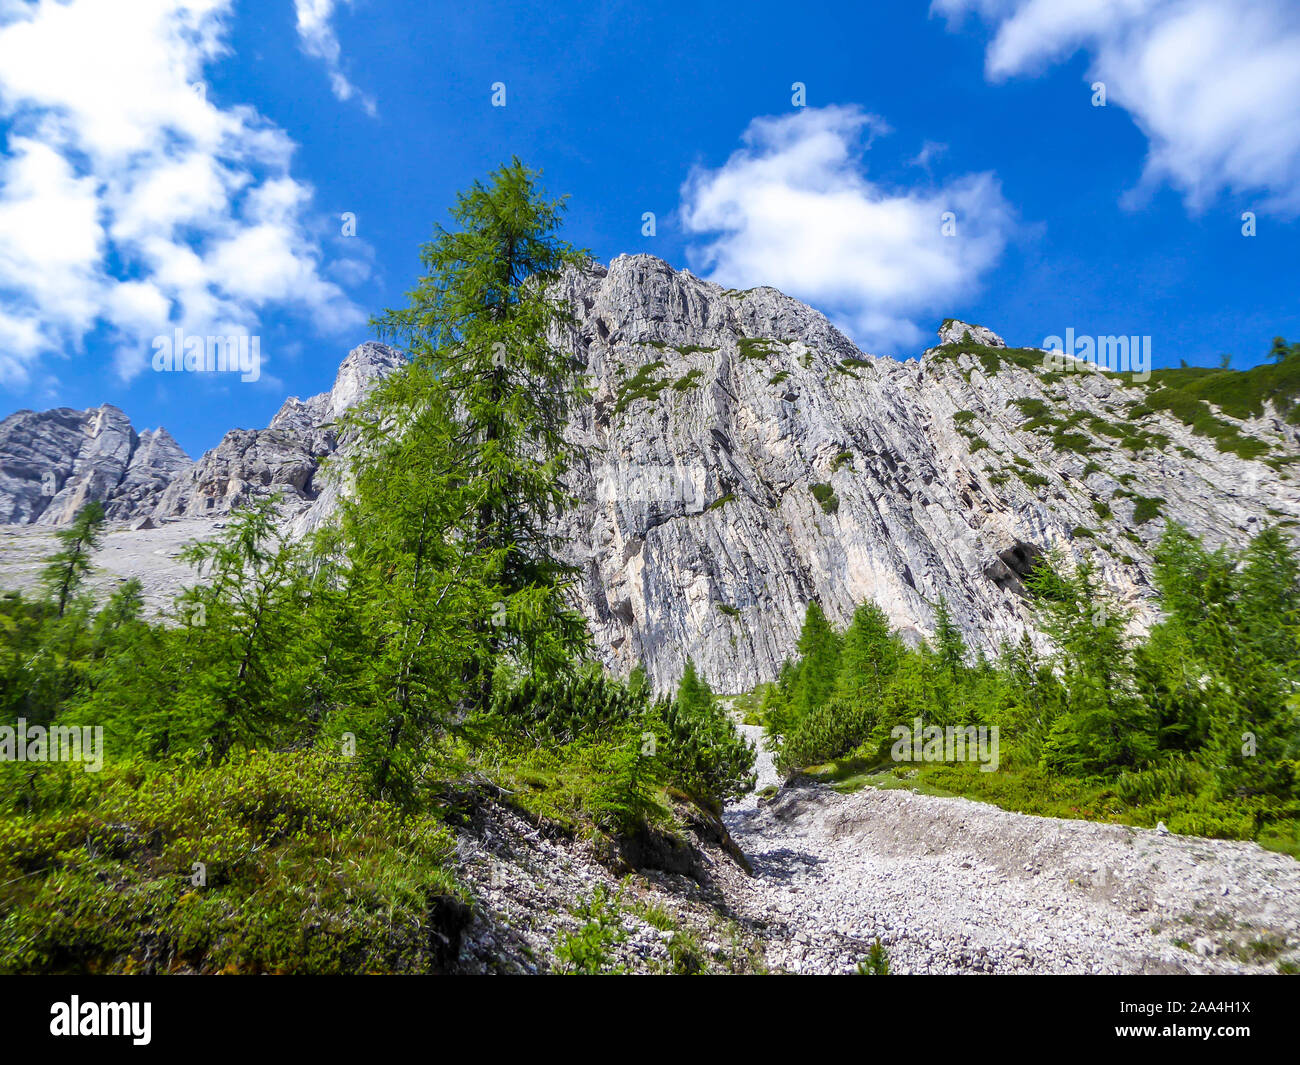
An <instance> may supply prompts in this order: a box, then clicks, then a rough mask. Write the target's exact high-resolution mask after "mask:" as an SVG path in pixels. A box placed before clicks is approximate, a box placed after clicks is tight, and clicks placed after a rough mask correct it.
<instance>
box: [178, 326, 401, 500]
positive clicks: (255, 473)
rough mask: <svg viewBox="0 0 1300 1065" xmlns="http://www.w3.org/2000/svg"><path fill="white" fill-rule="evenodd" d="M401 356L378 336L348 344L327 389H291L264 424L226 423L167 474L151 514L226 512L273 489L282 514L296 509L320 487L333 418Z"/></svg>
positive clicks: (332, 442)
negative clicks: (181, 467)
mask: <svg viewBox="0 0 1300 1065" xmlns="http://www.w3.org/2000/svg"><path fill="white" fill-rule="evenodd" d="M404 361H405V360H404V358H403V356H402V354H401V353H400V352H398V351H397V350H395V349H394V348H390V347H388V346H387V345H385V344H379V343H375V342H373V341H370V342H367V343H365V344H362V345H360V346H359V347H357V348H355V349H354V350H353V351H352V352H351V353H350V354H349V355H348V357H347V358H346V359H344V360H343V364H342V365H341V366H340V367H339V370H338V374H337V375H336V377H335V380H334V387H333V388H331V389H330V391H328V392H322V393H321V394H319V395H316V396H312V397H311V398H310V399H307V400H301V399H299V398H298V397H297V396H291V397H290V398H289V399H287V400H285V401H284V405H283V406H281V408H280V410H279V411H278V412H277V413H276V415H275V417H274V418H272V419H271V424H270V425H269V426H268V427H267V428H265V429H232V430H231V431H230V432H228V433H227V434H226V435H225V436H224V437H222V440H221V443H219V444H218V445H217V446H216V447H215V448H213V449H212V450H211V451H208V452H205V453H204V455H203V457H202V458H200V459H199V461H198V462H197V463H195V464H194V466H193V468H192V469H190V470H189V471H188V472H187V473H186V474H184V475H183V476H181V477H178V478H176V479H175V480H173V481H172V483H171V484H170V485H169V486H168V488H167V490H166V491H165V492H164V493H163V494H162V497H161V498H160V499H159V501H158V505H157V506H156V507H155V508H154V512H153V516H154V517H155V518H156V519H161V518H175V517H187V518H192V517H203V516H205V515H218V514H227V513H229V512H230V511H231V510H232V509H234V508H235V507H238V506H240V505H243V504H245V503H247V502H249V501H251V500H252V499H255V498H258V497H261V496H266V495H270V494H274V493H278V494H279V495H280V498H281V500H282V501H283V502H284V504H285V505H286V511H287V512H288V513H289V514H292V515H295V516H297V515H299V514H301V513H302V512H303V511H304V510H305V509H307V508H308V507H310V506H311V504H312V503H313V502H315V501H316V500H317V499H318V497H320V495H321V492H322V486H321V485H318V484H317V483H316V477H317V473H318V471H319V469H320V464H321V461H322V460H323V459H325V458H327V457H328V456H329V455H332V454H333V453H334V452H335V450H336V449H337V447H338V443H339V441H338V437H337V431H336V426H335V421H336V419H337V418H338V417H339V416H340V415H342V414H343V413H344V412H345V411H346V410H347V409H348V408H349V407H351V406H353V405H354V404H356V403H357V402H359V401H360V399H361V398H362V397H363V396H364V395H365V393H366V391H367V389H368V388H369V386H370V385H371V384H372V383H373V382H374V381H376V380H378V379H379V378H381V377H383V376H384V375H385V374H387V373H391V372H392V370H393V369H395V368H396V367H398V366H400V365H402V363H403V362H404Z"/></svg>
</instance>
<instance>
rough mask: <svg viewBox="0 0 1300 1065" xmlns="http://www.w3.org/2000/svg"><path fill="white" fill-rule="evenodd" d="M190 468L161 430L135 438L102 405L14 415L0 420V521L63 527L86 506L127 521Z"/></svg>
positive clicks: (125, 422)
mask: <svg viewBox="0 0 1300 1065" xmlns="http://www.w3.org/2000/svg"><path fill="white" fill-rule="evenodd" d="M191 465H192V463H191V462H190V458H189V456H188V455H186V454H185V452H184V451H182V450H181V448H180V445H178V444H177V443H176V441H175V440H173V439H172V437H171V434H169V433H168V432H167V430H166V429H147V430H145V431H144V432H143V433H138V434H137V433H136V431H135V430H134V429H133V428H132V427H131V422H130V420H129V419H128V418H127V416H126V415H125V414H124V413H122V411H120V410H118V409H117V408H116V407H114V406H112V405H111V404H108V403H105V404H104V405H103V406H100V407H92V408H90V409H89V410H72V409H71V408H67V407H61V408H59V409H57V410H48V411H41V412H36V411H30V410H21V411H18V412H17V413H15V414H11V415H10V416H9V417H8V418H6V419H5V420H4V421H3V422H0V523H4V524H15V525H28V524H40V525H62V524H64V523H66V522H68V521H71V520H72V518H73V516H74V515H75V514H76V513H77V511H78V510H80V509H81V508H82V507H83V506H85V504H87V503H90V502H100V503H103V504H104V508H105V511H106V512H107V514H108V516H109V518H110V519H125V518H129V517H133V516H135V515H137V514H140V513H143V512H147V511H149V510H150V509H152V507H153V506H154V504H156V502H157V500H158V498H159V495H160V494H161V493H162V491H163V489H164V488H165V487H166V486H167V484H169V483H170V482H171V480H172V479H173V478H174V477H176V476H177V475H179V474H181V473H183V472H184V471H185V470H186V469H188V468H189V467H190V466H191Z"/></svg>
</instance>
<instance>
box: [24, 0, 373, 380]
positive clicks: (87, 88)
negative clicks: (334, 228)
mask: <svg viewBox="0 0 1300 1065" xmlns="http://www.w3.org/2000/svg"><path fill="white" fill-rule="evenodd" d="M231 4H232V0H131V2H130V3H126V4H105V3H102V2H99V0H69V2H54V0H34V2H26V3H14V2H12V0H9V2H5V3H3V4H0V122H4V123H5V124H6V125H7V126H8V133H7V136H6V137H4V139H2V140H0V381H7V382H11V383H21V382H23V381H25V380H27V379H28V377H29V373H30V368H31V365H32V363H33V361H34V360H36V359H38V358H40V357H42V356H46V355H62V354H66V353H67V352H68V351H69V350H70V349H77V348H79V347H80V346H81V345H82V343H83V342H84V340H85V338H86V336H87V334H89V333H91V332H92V331H95V330H100V329H103V330H106V335H107V336H108V337H110V338H111V342H112V343H114V344H115V345H116V346H117V350H118V354H117V358H116V363H117V369H118V371H119V372H120V373H121V374H122V375H123V376H124V377H129V376H131V375H132V374H134V373H136V372H138V371H139V370H140V369H141V368H142V367H143V366H144V365H145V364H146V362H147V358H148V355H149V352H150V341H151V338H152V337H154V336H156V335H158V334H160V333H166V332H169V331H170V330H171V329H172V328H173V327H174V326H175V325H181V326H183V327H184V328H185V329H186V330H187V331H189V332H193V333H199V334H203V335H206V334H209V333H219V332H222V331H223V328H224V329H230V328H231V327H233V329H234V331H237V332H256V330H257V328H258V322H259V315H258V312H259V311H260V310H261V309H263V308H265V307H266V306H267V305H268V304H270V303H276V304H279V305H282V306H287V307H290V308H292V309H295V310H297V311H299V312H301V313H302V314H303V315H304V316H307V317H310V319H311V320H312V321H313V322H314V323H317V324H318V325H322V326H324V327H326V328H330V327H335V326H342V325H347V324H355V323H357V322H360V321H361V320H362V319H363V316H362V314H361V312H360V311H359V310H358V309H357V308H356V307H355V306H354V305H353V304H352V303H351V301H350V300H349V299H348V297H347V296H346V294H345V293H344V291H343V290H342V289H341V288H340V287H338V286H337V285H335V284H334V283H332V282H330V281H327V280H325V277H324V275H323V271H322V268H321V266H320V258H321V252H320V247H319V243H318V241H317V240H316V238H315V237H314V236H313V234H312V231H311V228H310V226H311V223H310V220H309V212H310V200H311V190H310V188H309V187H308V186H306V185H304V184H302V183H300V182H298V181H296V180H295V179H294V178H293V177H292V176H291V174H290V167H289V164H290V157H291V155H292V152H293V147H294V146H293V143H292V142H291V141H290V140H289V138H288V137H287V136H286V135H285V133H284V132H283V131H282V130H280V129H278V128H276V127H274V126H272V125H271V124H269V123H268V122H266V121H265V120H264V119H263V118H262V117H261V116H260V115H258V113H257V112H256V111H255V110H254V109H253V108H251V107H248V106H243V105H223V106H218V105H216V104H215V103H213V102H212V101H211V100H209V99H208V98H207V94H206V91H205V89H204V87H203V76H204V70H205V67H206V66H207V65H208V64H210V63H212V62H215V61H216V60H218V59H220V58H221V57H222V56H223V55H224V54H225V45H224V43H223V36H224V33H225V28H226V19H227V18H228V17H229V14H230V8H231ZM258 285H260V286H261V287H260V288H257V287H256V286H258ZM218 326H221V327H223V328H217V327H218Z"/></svg>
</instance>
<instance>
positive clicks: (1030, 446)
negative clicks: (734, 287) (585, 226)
mask: <svg viewBox="0 0 1300 1065" xmlns="http://www.w3.org/2000/svg"><path fill="white" fill-rule="evenodd" d="M566 295H567V297H568V298H569V300H570V302H571V304H572V306H573V309H574V312H575V314H576V316H577V333H576V336H575V337H574V338H573V343H574V346H575V348H576V350H577V354H578V356H579V358H580V359H582V361H583V362H584V363H585V364H586V366H587V369H588V372H589V373H590V375H591V378H592V385H593V388H594V392H595V395H594V399H593V401H592V402H591V404H590V405H589V406H587V407H586V408H585V409H584V410H583V411H582V412H581V413H580V415H579V417H578V418H577V419H576V420H575V424H574V427H573V436H574V439H575V441H577V442H579V443H581V444H582V445H584V446H585V447H587V448H588V457H587V459H586V461H585V462H584V464H583V466H582V469H581V470H580V471H579V474H578V476H577V478H576V485H575V488H576V491H577V494H578V495H580V497H581V498H582V499H583V505H582V507H581V508H580V509H578V510H577V511H575V512H574V513H573V514H572V515H571V516H570V517H569V519H568V520H567V521H566V523H565V526H564V531H565V535H566V539H567V540H568V542H569V544H570V548H569V551H570V555H571V557H572V559H573V561H575V562H576V563H578V564H579V565H580V566H582V568H583V572H584V574H585V577H584V581H583V587H582V596H581V598H582V601H583V604H584V608H585V609H586V612H587V614H588V617H589V619H590V621H591V625H592V629H593V632H594V633H595V636H596V642H597V644H598V646H600V647H601V648H602V649H603V651H604V653H605V654H606V656H607V658H608V660H609V662H610V663H611V664H612V665H614V666H616V667H617V668H621V669H630V668H631V667H632V666H633V665H634V664H635V663H636V662H638V661H641V662H644V663H645V665H646V668H647V670H648V671H649V673H650V675H651V676H652V678H653V680H654V682H655V684H656V685H657V686H658V687H661V688H663V687H667V686H669V685H671V684H673V683H674V682H675V681H676V679H677V678H678V677H679V676H680V674H681V670H682V667H683V665H684V663H685V660H686V658H687V657H688V656H690V657H693V658H694V660H695V662H696V664H697V666H699V667H700V669H701V672H702V673H703V674H704V675H705V676H706V677H707V678H708V679H709V680H710V682H712V683H713V684H714V685H716V686H717V687H718V688H720V689H722V690H725V691H740V690H743V689H746V688H748V687H749V686H751V685H752V684H754V683H755V682H757V681H761V680H764V679H768V678H771V677H773V676H774V675H775V673H776V671H777V670H778V669H779V667H780V664H781V662H782V661H783V660H784V659H785V658H786V657H787V656H790V655H791V654H792V653H793V651H794V648H795V644H796V641H797V636H798V632H799V628H800V626H801V624H802V621H803V617H804V612H805V609H806V604H807V603H808V602H809V601H810V600H812V599H816V600H818V601H819V602H820V603H821V604H822V606H823V607H824V608H825V609H826V611H827V613H828V614H829V615H830V617H831V618H832V619H833V620H835V621H836V622H838V623H840V624H845V623H847V622H848V620H849V618H850V617H851V614H852V611H853V608H854V607H855V606H856V605H857V604H858V603H861V602H863V601H864V600H874V601H875V602H876V603H878V604H879V605H880V606H881V607H882V608H883V609H884V610H885V612H886V613H887V614H888V615H889V617H890V619H891V621H892V622H893V624H894V625H896V626H897V627H898V628H899V629H901V630H902V631H903V632H904V633H905V634H909V635H910V636H912V637H913V638H919V637H921V636H924V635H927V634H929V633H930V632H931V631H932V627H933V620H934V607H935V605H936V604H937V603H938V602H939V600H940V599H943V600H945V601H946V602H947V604H948V607H949V609H950V610H951V611H952V613H953V615H954V617H955V619H956V620H957V623H958V624H959V625H960V626H961V628H962V629H963V631H964V632H965V634H966V635H967V637H968V639H970V641H971V643H972V644H973V645H974V646H975V647H977V648H980V649H982V650H985V651H990V652H991V651H995V650H996V648H997V645H998V643H999V642H1001V641H1002V640H1016V639H1018V638H1019V636H1020V635H1021V634H1022V633H1023V632H1025V631H1027V629H1028V628H1029V626H1030V615H1029V611H1028V609H1027V603H1026V599H1025V595H1024V589H1023V586H1022V584H1021V578H1022V577H1023V576H1024V574H1025V573H1026V572H1027V571H1028V569H1029V568H1030V566H1031V565H1032V564H1033V560H1034V558H1035V557H1036V556H1037V555H1039V554H1041V553H1043V552H1047V551H1050V550H1052V549H1057V550H1060V551H1062V552H1064V553H1065V554H1066V555H1067V556H1073V557H1076V558H1077V557H1080V556H1082V555H1084V554H1088V555H1090V556H1091V557H1093V558H1094V559H1095V560H1096V561H1097V563H1098V566H1099V567H1100V570H1101V573H1102V576H1103V577H1104V579H1105V580H1106V581H1107V582H1108V583H1110V584H1111V585H1112V586H1113V587H1114V588H1115V589H1116V590H1117V591H1118V593H1119V594H1120V596H1121V597H1122V599H1123V600H1124V601H1125V603H1126V604H1127V605H1128V606H1129V607H1131V608H1132V609H1133V610H1134V612H1135V615H1136V619H1137V623H1138V625H1139V627H1140V626H1142V625H1143V624H1145V623H1147V622H1149V620H1150V617H1151V611H1150V593H1151V588H1150V579H1151V578H1150V575H1151V554H1150V550H1151V547H1152V545H1153V543H1154V541H1155V540H1156V538H1157V537H1158V536H1159V534H1160V531H1161V530H1162V529H1163V527H1164V524H1165V521H1166V520H1176V521H1179V522H1181V523H1183V524H1184V525H1186V526H1187V527H1188V528H1189V529H1191V531H1192V532H1194V533H1196V534H1197V535H1200V536H1203V537H1205V538H1206V539H1207V540H1209V541H1210V542H1211V543H1223V542H1234V543H1240V542H1242V541H1243V540H1244V539H1245V538H1246V536H1248V535H1249V534H1250V533H1251V532H1252V531H1253V530H1256V529H1258V528H1260V527H1261V525H1262V523H1264V522H1265V521H1273V520H1279V519H1280V520H1288V519H1291V520H1295V519H1300V490H1298V489H1297V486H1296V482H1295V481H1293V480H1291V479H1290V477H1289V475H1288V474H1287V473H1286V472H1285V469H1286V468H1285V460H1286V459H1287V458H1289V457H1294V456H1295V455H1296V454H1297V451H1298V450H1300V448H1297V440H1296V429H1295V427H1294V426H1292V425H1290V424H1288V423H1286V422H1284V421H1283V420H1282V419H1280V418H1277V417H1273V416H1272V414H1271V413H1266V415H1265V416H1264V417H1262V418H1259V419H1255V420H1253V421H1250V422H1235V423H1234V424H1235V425H1237V427H1238V429H1239V431H1240V432H1241V433H1242V434H1243V435H1244V436H1248V437H1252V438H1254V439H1257V440H1259V441H1261V442H1262V443H1263V444H1265V445H1266V446H1267V447H1268V449H1269V450H1268V453H1267V454H1264V455H1261V456H1260V457H1259V458H1258V459H1253V460H1248V459H1243V458H1239V457H1238V456H1237V455H1236V454H1230V453H1224V452H1222V451H1219V450H1217V449H1216V446H1215V442H1214V441H1213V440H1212V439H1211V438H1209V437H1206V436H1198V435H1195V434H1193V433H1192V431H1191V430H1190V429H1189V428H1188V427H1187V426H1185V425H1184V424H1183V423H1182V422H1180V421H1179V420H1177V419H1176V418H1175V417H1173V416H1172V415H1171V414H1169V413H1167V412H1161V411H1151V410H1149V409H1147V408H1145V407H1144V405H1143V403H1142V401H1143V399H1144V398H1145V397H1146V396H1147V395H1148V393H1147V392H1146V391H1145V390H1144V387H1143V386H1141V385H1132V384H1125V383H1124V381H1122V380H1121V379H1120V378H1118V377H1117V376H1115V375H1109V374H1102V373H1097V372H1094V371H1092V370H1091V369H1090V368H1088V367H1086V366H1083V365H1082V364H1080V366H1078V367H1077V368H1073V369H1072V371H1071V372H1057V373H1051V372H1044V368H1043V365H1042V364H1041V359H1040V357H1039V356H1038V353H1036V352H1025V351H1024V350H1023V349H1021V350H1014V351H1013V350H1011V349H1007V348H1006V345H1005V342H1004V341H1003V340H1002V338H1001V337H999V336H997V335H996V334H994V333H992V331H990V330H987V329H985V328H983V327H981V326H976V325H970V324H967V323H964V322H957V321H952V320H950V321H947V322H945V323H944V326H943V331H942V334H941V340H943V342H944V343H943V344H942V345H940V346H939V347H937V348H934V349H931V350H930V351H927V352H926V353H925V354H924V355H923V357H922V358H921V360H920V361H915V360H909V361H907V362H899V361H897V360H894V359H888V358H876V357H874V356H871V355H867V354H864V353H863V352H861V351H859V350H858V349H857V348H856V347H855V346H854V345H853V344H852V343H851V342H850V341H849V340H848V339H847V338H846V337H844V336H843V335H842V334H841V333H840V332H839V331H838V330H836V329H835V328H834V327H833V326H832V325H831V323H830V322H829V321H827V319H826V318H825V317H824V316H822V315H821V314H819V313H817V312H816V311H813V310H812V309H810V308H808V307H806V306H804V305H803V304H801V303H799V302H797V301H795V300H793V299H790V298H789V297H786V296H784V295H782V294H781V293H779V292H777V291H776V290H774V289H771V288H758V289H751V290H749V291H747V292H735V291H729V290H724V289H722V288H720V287H718V286H717V285H714V284H710V283H708V282H705V281H702V280H700V279H698V278H696V277H694V276H692V275H691V274H690V273H688V272H685V271H681V272H678V271H675V270H673V269H672V268H671V267H670V266H669V265H668V264H667V263H665V262H662V261H661V260H658V259H655V258H653V257H651V256H645V255H639V256H624V257H620V258H618V259H616V260H615V261H614V262H613V263H612V264H611V265H610V266H609V268H608V269H607V270H606V269H602V268H597V269H594V270H591V271H589V272H587V273H585V274H581V275H579V274H574V275H573V276H572V277H570V278H569V279H568V280H567V282H566ZM963 342H965V343H963ZM971 343H974V344H978V345H982V346H983V349H984V350H982V351H977V352H975V353H971V352H970V351H969V350H968V349H969V347H970V344H971ZM958 345H960V347H958ZM1034 415H1039V417H1038V418H1037V419H1036V418H1035V417H1033V416H1034ZM1036 422H1037V424H1036ZM1270 457H1271V458H1272V459H1273V460H1274V462H1273V464H1272V465H1270V464H1269V463H1268V462H1266V461H1264V460H1265V459H1268V458H1270ZM1278 458H1281V459H1282V460H1283V461H1282V462H1277V461H1276V459H1278Z"/></svg>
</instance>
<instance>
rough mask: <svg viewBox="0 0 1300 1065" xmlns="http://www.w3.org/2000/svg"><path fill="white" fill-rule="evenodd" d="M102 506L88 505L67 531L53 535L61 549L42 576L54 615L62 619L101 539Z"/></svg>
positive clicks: (78, 512) (80, 511) (82, 509)
mask: <svg viewBox="0 0 1300 1065" xmlns="http://www.w3.org/2000/svg"><path fill="white" fill-rule="evenodd" d="M104 521H105V517H104V505H103V504H102V503H99V502H94V503H87V504H86V505H85V506H84V507H82V508H81V509H80V510H79V511H77V515H76V517H75V518H73V520H72V524H70V525H69V526H68V527H67V528H66V529H60V530H59V531H58V532H57V533H55V536H56V537H57V539H58V541H59V543H60V544H61V545H62V548H61V550H60V551H59V552H58V553H57V554H56V555H55V556H54V557H53V558H51V559H50V562H49V564H48V565H47V566H46V567H45V570H44V572H43V573H42V575H41V578H42V581H43V582H44V584H45V586H46V588H47V589H49V592H50V595H51V597H52V598H53V599H54V600H55V603H56V608H55V612H56V616H58V617H60V618H61V617H63V614H64V612H65V611H66V610H67V607H68V602H69V601H70V600H71V598H72V595H73V593H74V592H75V591H76V590H77V587H78V586H79V585H80V584H81V582H82V580H83V579H84V578H85V576H86V574H87V573H88V572H89V571H90V556H91V554H92V553H93V552H94V551H95V550H96V549H97V548H98V547H99V545H100V543H101V542H102V541H103V538H104Z"/></svg>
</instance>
